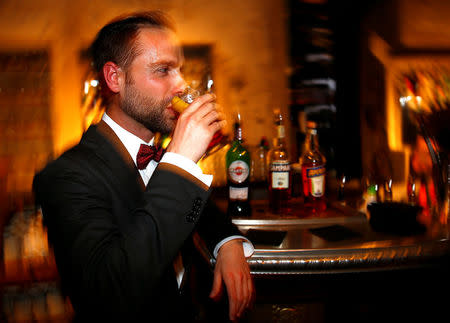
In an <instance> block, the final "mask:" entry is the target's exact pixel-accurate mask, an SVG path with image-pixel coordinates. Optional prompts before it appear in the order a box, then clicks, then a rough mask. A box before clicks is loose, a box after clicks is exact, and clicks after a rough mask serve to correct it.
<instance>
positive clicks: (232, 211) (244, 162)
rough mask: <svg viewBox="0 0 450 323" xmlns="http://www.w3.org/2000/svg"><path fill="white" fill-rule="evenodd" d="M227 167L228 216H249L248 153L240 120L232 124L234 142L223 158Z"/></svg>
mask: <svg viewBox="0 0 450 323" xmlns="http://www.w3.org/2000/svg"><path fill="white" fill-rule="evenodd" d="M225 159H226V166H227V186H228V215H229V216H232V217H246V216H250V215H251V207H250V201H249V186H250V165H251V162H250V152H249V151H248V149H247V148H245V146H244V145H243V138H242V128H241V123H240V118H239V115H238V120H237V121H236V122H235V123H234V140H233V142H232V143H231V147H230V149H229V150H228V151H227V154H226V156H225Z"/></svg>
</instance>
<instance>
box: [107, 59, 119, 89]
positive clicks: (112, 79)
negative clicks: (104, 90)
mask: <svg viewBox="0 0 450 323" xmlns="http://www.w3.org/2000/svg"><path fill="white" fill-rule="evenodd" d="M103 77H104V78H105V83H106V84H107V85H108V88H109V89H110V90H111V92H113V93H118V92H119V91H120V89H121V81H122V80H121V77H122V70H121V68H120V67H119V66H118V65H116V64H114V63H113V62H107V63H106V64H105V65H103Z"/></svg>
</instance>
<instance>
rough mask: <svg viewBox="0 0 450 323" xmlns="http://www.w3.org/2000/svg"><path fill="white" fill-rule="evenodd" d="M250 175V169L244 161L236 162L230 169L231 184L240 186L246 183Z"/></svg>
mask: <svg viewBox="0 0 450 323" xmlns="http://www.w3.org/2000/svg"><path fill="white" fill-rule="evenodd" d="M249 174H250V168H249V167H248V165H247V163H246V162H244V161H242V160H235V161H234V162H232V163H231V164H230V167H228V177H229V179H230V181H231V182H233V183H236V184H240V183H242V182H244V181H245V180H246V179H247V177H248V175H249Z"/></svg>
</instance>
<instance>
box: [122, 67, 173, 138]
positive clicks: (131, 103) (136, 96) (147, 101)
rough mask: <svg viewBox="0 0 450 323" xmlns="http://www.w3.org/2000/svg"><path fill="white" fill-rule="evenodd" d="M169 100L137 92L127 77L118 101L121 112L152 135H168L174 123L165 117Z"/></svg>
mask: <svg viewBox="0 0 450 323" xmlns="http://www.w3.org/2000/svg"><path fill="white" fill-rule="evenodd" d="M170 100H171V98H168V99H162V100H157V99H155V98H154V97H151V96H147V95H145V94H143V93H141V92H139V91H138V90H137V89H136V87H135V86H134V81H133V79H132V78H131V77H129V76H128V75H127V78H126V83H125V91H124V95H123V96H122V97H121V99H120V106H121V108H122V110H123V111H124V112H125V113H126V114H128V115H129V116H130V117H131V118H133V119H134V120H136V121H137V122H139V123H140V124H142V125H143V126H144V127H146V128H147V129H148V130H150V131H151V132H153V133H157V132H159V133H161V134H163V135H165V134H170V133H171V132H172V130H173V128H174V125H175V121H174V120H173V119H172V118H169V117H168V116H166V115H165V112H164V111H165V109H166V107H167V105H168V104H169V102H170Z"/></svg>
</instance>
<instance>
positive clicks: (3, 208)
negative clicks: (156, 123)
mask: <svg viewBox="0 0 450 323" xmlns="http://www.w3.org/2000/svg"><path fill="white" fill-rule="evenodd" d="M152 9H161V10H164V11H166V12H167V13H168V14H169V15H171V16H172V17H173V19H174V20H175V22H176V26H177V32H178V35H179V37H180V39H181V41H182V44H183V46H184V47H185V54H186V58H187V63H186V67H185V70H184V72H185V74H186V78H187V79H189V80H190V81H197V82H202V81H204V80H205V79H208V78H213V79H214V85H215V92H216V94H217V100H218V102H219V103H220V104H221V105H222V106H223V108H224V110H225V113H226V118H227V120H228V126H227V128H226V129H225V131H224V132H225V134H226V135H227V136H229V138H230V139H231V136H232V129H231V127H232V124H233V121H234V120H235V118H236V115H237V113H239V114H240V115H241V119H242V126H243V133H244V138H245V142H246V144H247V145H248V146H249V147H250V149H251V150H252V151H257V149H258V146H259V145H260V142H261V139H262V138H263V137H266V138H267V139H268V142H269V148H270V147H271V146H272V138H274V137H275V128H274V126H273V111H274V109H280V110H281V112H282V113H283V114H284V115H285V116H286V120H287V124H286V127H287V141H288V146H289V151H290V156H291V162H292V163H296V162H298V158H299V156H300V154H301V151H302V145H303V142H304V138H305V131H306V127H305V126H306V121H307V120H313V121H316V122H317V124H318V128H319V129H318V131H319V141H320V146H321V148H322V150H323V152H324V153H325V155H326V157H327V172H328V177H330V178H331V179H336V178H338V177H340V176H342V175H345V176H347V178H348V179H353V180H354V181H355V183H356V185H359V183H361V181H362V179H363V178H369V177H376V178H377V180H379V181H383V180H386V179H392V180H393V185H394V188H395V189H394V190H393V193H394V199H397V200H402V199H403V198H404V197H406V185H405V182H406V181H407V179H408V177H409V176H410V173H411V169H410V166H411V155H412V152H413V151H414V150H415V149H416V148H417V144H416V139H417V138H416V131H417V124H416V123H415V120H416V119H414V118H411V117H410V115H411V112H412V113H413V115H416V114H417V113H418V114H420V115H421V116H424V117H425V119H426V120H425V121H426V122H427V123H428V124H430V125H431V126H430V127H429V128H430V129H433V131H435V132H436V133H433V135H436V137H438V143H439V146H440V147H441V148H442V147H444V148H442V149H441V150H444V151H446V152H447V153H448V142H447V143H446V140H448V130H446V128H448V126H447V125H448V123H446V120H447V121H448V117H447V116H446V115H447V114H448V105H447V103H448V100H449V98H450V91H449V90H448V87H449V83H450V74H449V71H448V69H450V22H449V20H448V16H449V14H450V2H448V1H439V0H392V1H383V0H378V1H377V0H368V1H350V0H347V1H346V0H328V1H327V0H246V1H241V0H227V1H222V0H190V1H187V0H126V1H125V0H98V1H87V0H79V1H68V0H41V1H32V0H21V1H15V0H1V1H0V26H1V28H0V138H1V144H0V232H1V234H2V239H1V240H0V241H1V251H2V258H1V262H2V265H1V278H0V283H1V291H2V301H3V302H2V305H1V306H2V307H1V315H2V316H1V317H2V318H5V319H8V320H9V321H29V320H34V321H42V320H52V319H55V320H66V319H67V320H68V319H69V318H70V316H71V309H70V306H69V305H68V304H67V302H66V301H65V300H64V298H63V297H62V296H61V294H60V292H59V289H58V285H57V273H56V270H55V267H54V261H53V259H52V256H51V251H50V250H49V246H48V245H47V242H46V232H45V228H44V227H43V226H42V221H41V215H40V214H39V211H38V210H36V209H35V208H34V204H33V196H32V194H31V183H32V179H33V176H34V174H35V173H36V171H38V170H39V169H41V168H42V167H43V166H44V165H45V164H46V163H47V162H48V161H49V160H52V159H54V158H56V157H58V156H59V155H60V154H61V153H62V152H64V151H65V150H67V149H68V148H69V147H71V146H72V145H74V144H76V143H77V142H78V140H79V139H80V137H81V135H82V133H83V132H84V131H85V130H86V129H87V127H88V126H89V125H90V124H91V123H95V122H97V121H98V119H99V117H100V116H101V113H102V105H101V101H100V100H99V97H98V88H97V83H96V80H95V75H94V74H93V73H92V70H91V65H90V60H89V57H88V56H87V55H86V50H87V48H88V47H89V45H90V42H91V41H92V40H93V38H94V36H95V34H96V32H97V31H98V30H99V29H100V28H101V27H102V26H103V25H104V24H105V23H107V22H109V21H110V20H111V19H112V18H114V17H116V16H117V15H122V14H124V13H127V12H132V11H138V10H152ZM437 89H438V90H437ZM418 96H420V97H421V101H420V104H419V106H417V104H415V103H414V102H416V101H414V100H415V99H414V100H410V99H407V98H408V97H410V98H411V97H412V98H417V97H418ZM416 103H417V102H416ZM436 116H437V117H436ZM446 118H447V119H446ZM411 119H412V120H411ZM439 138H440V140H439ZM446 138H447V139H446ZM445 145H447V146H445ZM224 151H226V149H225V148H223V149H221V150H219V151H217V152H216V153H215V154H212V155H210V156H208V157H206V158H205V159H204V160H202V161H201V167H202V168H203V169H204V170H205V171H210V172H214V174H215V175H216V176H215V179H214V183H213V185H215V186H217V187H221V186H224V185H225V184H226V176H225V163H224V161H223V158H224ZM444 155H445V153H444ZM332 182H333V181H329V185H332V184H333V183H332ZM0 320H1V319H0Z"/></svg>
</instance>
